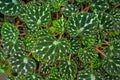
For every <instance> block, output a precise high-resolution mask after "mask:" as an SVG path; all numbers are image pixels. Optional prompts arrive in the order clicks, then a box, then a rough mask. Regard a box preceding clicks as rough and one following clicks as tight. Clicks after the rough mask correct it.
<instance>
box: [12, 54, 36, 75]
mask: <svg viewBox="0 0 120 80" xmlns="http://www.w3.org/2000/svg"><path fill="white" fill-rule="evenodd" d="M10 62H11V66H12V70H13V71H15V72H17V73H18V74H20V75H27V74H28V73H33V72H34V71H35V69H36V64H35V61H34V60H33V59H31V58H28V57H27V55H26V53H25V52H16V53H15V54H14V55H12V56H11V57H10Z"/></svg>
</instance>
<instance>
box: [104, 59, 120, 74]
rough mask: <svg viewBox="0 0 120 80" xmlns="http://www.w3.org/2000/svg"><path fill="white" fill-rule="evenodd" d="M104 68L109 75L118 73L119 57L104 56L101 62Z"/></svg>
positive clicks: (119, 69) (119, 71)
mask: <svg viewBox="0 0 120 80" xmlns="http://www.w3.org/2000/svg"><path fill="white" fill-rule="evenodd" d="M102 66H103V68H104V70H105V71H106V72H107V73H108V74H110V75H119V74H120V57H110V58H106V59H105V60H104V61H103V64H102Z"/></svg>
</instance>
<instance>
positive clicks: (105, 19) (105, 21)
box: [95, 11, 114, 34]
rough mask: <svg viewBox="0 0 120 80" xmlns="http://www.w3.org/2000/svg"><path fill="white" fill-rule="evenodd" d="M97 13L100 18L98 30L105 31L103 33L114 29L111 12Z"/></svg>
mask: <svg viewBox="0 0 120 80" xmlns="http://www.w3.org/2000/svg"><path fill="white" fill-rule="evenodd" d="M95 14H96V17H97V18H98V30H100V31H101V32H103V33H102V34H105V33H107V32H109V31H112V30H113V25H114V22H113V18H112V17H111V16H110V15H109V14H107V13H105V12H102V11H96V12H95Z"/></svg>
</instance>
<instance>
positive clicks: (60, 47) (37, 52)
mask: <svg viewBox="0 0 120 80" xmlns="http://www.w3.org/2000/svg"><path fill="white" fill-rule="evenodd" d="M68 46H69V44H68V42H67V41H66V40H65V39H60V40H58V39H56V38H55V37H53V36H45V37H41V38H40V40H39V42H38V44H37V45H36V47H35V49H34V50H33V55H34V56H38V57H39V58H40V59H44V60H47V61H52V60H56V59H59V58H64V57H65V55H66V52H67V51H68Z"/></svg>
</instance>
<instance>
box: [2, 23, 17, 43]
mask: <svg viewBox="0 0 120 80" xmlns="http://www.w3.org/2000/svg"><path fill="white" fill-rule="evenodd" d="M1 35H2V38H3V40H6V41H7V42H12V43H15V42H16V41H17V40H18V35H19V30H18V28H17V27H16V26H14V25H13V24H10V23H4V24H3V26H2V30H1Z"/></svg>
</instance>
